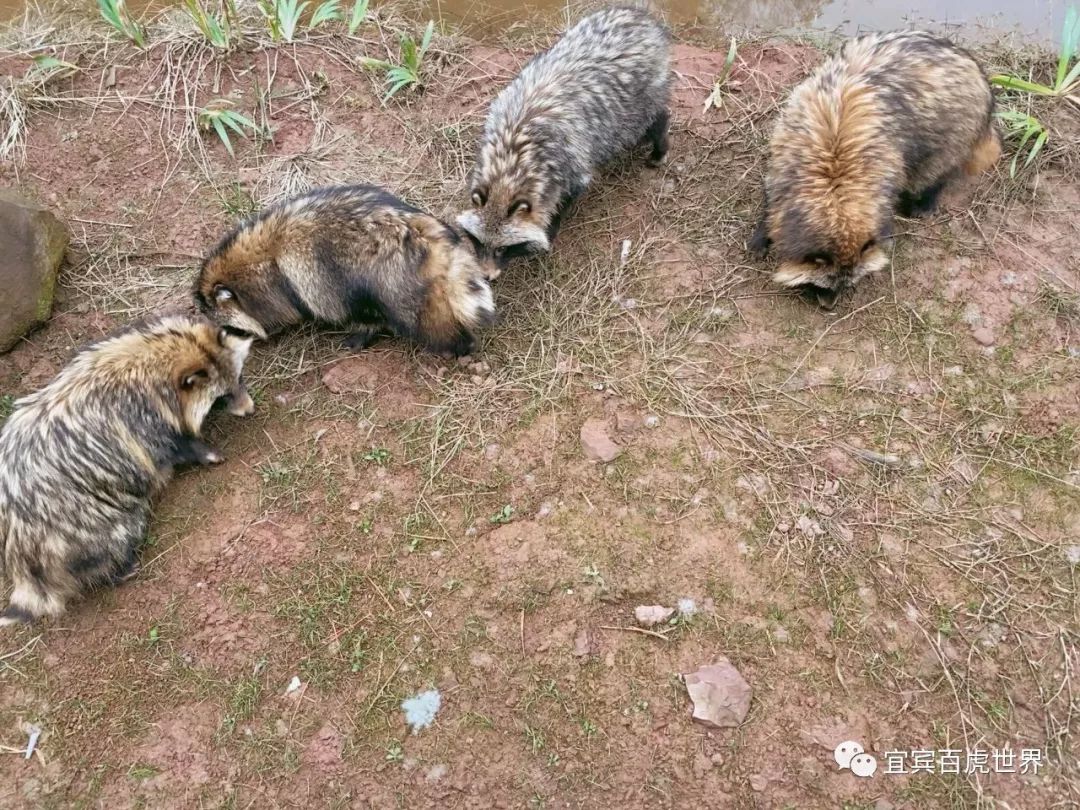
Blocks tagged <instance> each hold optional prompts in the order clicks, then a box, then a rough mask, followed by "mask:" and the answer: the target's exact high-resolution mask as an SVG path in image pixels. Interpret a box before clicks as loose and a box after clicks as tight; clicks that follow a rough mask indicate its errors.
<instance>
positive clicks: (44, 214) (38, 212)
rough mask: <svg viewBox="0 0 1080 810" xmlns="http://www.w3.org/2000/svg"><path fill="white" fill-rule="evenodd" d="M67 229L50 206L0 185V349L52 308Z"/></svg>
mask: <svg viewBox="0 0 1080 810" xmlns="http://www.w3.org/2000/svg"><path fill="white" fill-rule="evenodd" d="M67 244H68V231H67V228H66V227H65V226H64V223H62V222H61V221H60V220H59V219H57V218H56V217H55V216H54V215H53V214H52V213H51V212H50V211H48V210H47V209H45V208H43V207H42V206H40V205H38V204H37V203H35V202H31V201H30V200H27V199H26V198H25V197H22V196H21V195H19V194H17V193H16V192H14V191H11V190H9V189H0V245H3V250H2V251H0V290H3V294H4V301H3V305H2V306H0V352H6V351H8V350H9V349H11V348H12V347H13V346H14V345H15V344H16V343H18V342H19V338H21V337H22V336H23V335H25V334H26V333H27V332H29V331H30V330H31V329H33V328H34V327H36V326H38V325H39V324H42V323H44V322H45V321H47V320H48V319H49V315H51V314H52V306H53V296H54V295H55V293H56V276H57V274H58V273H59V271H60V264H61V262H63V260H64V251H65V250H66V249H67Z"/></svg>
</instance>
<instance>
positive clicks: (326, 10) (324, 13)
mask: <svg viewBox="0 0 1080 810" xmlns="http://www.w3.org/2000/svg"><path fill="white" fill-rule="evenodd" d="M340 19H342V14H341V5H340V3H339V2H338V0H326V2H324V3H321V4H320V5H319V6H317V7H316V9H315V13H314V14H312V15H311V20H309V21H308V31H310V30H311V29H312V28H315V27H316V26H319V25H322V24H323V23H327V22H331V21H333V20H340Z"/></svg>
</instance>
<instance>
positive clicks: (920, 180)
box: [749, 31, 1001, 307]
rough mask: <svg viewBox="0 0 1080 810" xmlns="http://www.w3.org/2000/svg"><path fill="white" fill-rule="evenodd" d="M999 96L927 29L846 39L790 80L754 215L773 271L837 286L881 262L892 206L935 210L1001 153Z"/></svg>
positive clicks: (781, 279) (755, 247) (830, 295)
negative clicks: (952, 185) (775, 263)
mask: <svg viewBox="0 0 1080 810" xmlns="http://www.w3.org/2000/svg"><path fill="white" fill-rule="evenodd" d="M993 113H994V97H993V94H992V92H991V90H990V86H989V83H988V82H987V80H986V76H985V74H984V73H983V71H982V68H981V67H980V66H979V64H978V63H977V62H976V61H975V59H974V58H973V57H972V56H971V54H969V53H968V52H967V51H965V50H963V49H962V48H959V47H957V46H956V45H954V44H952V43H951V42H949V41H948V40H945V39H941V38H939V37H936V36H934V35H932V34H928V33H926V32H922V31H909V32H900V33H891V34H871V35H869V36H865V37H860V38H859V39H854V40H851V41H850V42H848V43H847V44H846V45H845V46H844V48H843V49H842V50H841V51H840V53H839V54H837V55H836V56H834V57H832V58H830V59H828V60H826V61H825V62H824V63H823V64H822V65H821V66H820V67H818V69H817V70H815V71H814V73H813V74H811V75H810V77H809V78H807V79H806V80H805V81H804V82H802V83H801V84H800V85H799V86H798V87H796V88H795V90H794V91H792V94H791V97H790V99H788V101H787V104H786V105H785V107H784V110H783V112H782V113H781V115H780V118H779V119H778V121H777V123H776V126H775V128H774V130H773V134H772V138H771V140H770V144H769V165H768V170H767V172H766V176H765V189H764V201H763V207H762V216H761V221H760V222H759V224H758V226H757V229H756V231H755V233H754V235H753V237H752V238H751V239H750V245H749V246H750V249H751V250H752V251H753V252H755V253H758V254H759V255H764V254H765V252H767V251H768V250H769V249H770V248H771V249H772V251H773V252H774V253H775V254H776V257H777V259H778V260H779V267H778V268H777V270H776V273H775V274H774V276H773V278H774V280H775V281H776V282H777V283H779V284H782V285H784V286H789V287H805V288H808V289H810V290H812V291H814V292H816V293H817V296H818V300H819V303H821V304H822V305H823V306H826V307H832V306H833V304H834V303H835V300H836V297H837V295H838V294H839V293H840V292H842V291H843V290H844V289H846V288H848V287H852V286H854V285H855V284H856V283H857V282H858V281H859V280H860V279H861V278H862V277H863V276H865V275H867V274H869V273H873V272H875V271H877V270H880V269H881V268H883V267H884V266H885V265H886V264H888V257H887V255H886V253H885V251H884V250H883V243H884V242H885V241H886V240H887V239H888V238H889V236H890V233H891V225H892V219H893V213H894V211H895V210H899V211H900V212H901V213H902V214H907V215H910V214H918V213H922V212H924V211H927V210H930V209H931V208H932V207H933V206H934V204H935V202H936V200H937V197H938V194H939V193H940V191H941V189H942V187H943V186H944V185H945V183H946V182H948V181H949V180H950V179H952V178H953V177H955V176H957V175H960V174H968V175H975V174H979V173H980V172H984V171H986V170H987V169H989V168H990V167H991V166H992V165H993V163H994V162H995V161H996V160H997V158H998V156H999V155H1000V154H1001V144H1000V139H999V136H998V133H997V131H996V130H995V128H994V119H993Z"/></svg>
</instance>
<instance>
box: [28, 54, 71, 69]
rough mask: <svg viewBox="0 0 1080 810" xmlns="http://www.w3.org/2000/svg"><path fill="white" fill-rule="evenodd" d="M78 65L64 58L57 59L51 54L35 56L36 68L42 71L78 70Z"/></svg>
mask: <svg viewBox="0 0 1080 810" xmlns="http://www.w3.org/2000/svg"><path fill="white" fill-rule="evenodd" d="M78 69H79V67H78V65H73V64H72V63H71V62H65V61H64V60H63V59H57V58H56V57H55V56H52V55H50V54H47V53H46V54H41V55H40V56H35V57H34V70H39V71H42V72H45V71H49V70H78Z"/></svg>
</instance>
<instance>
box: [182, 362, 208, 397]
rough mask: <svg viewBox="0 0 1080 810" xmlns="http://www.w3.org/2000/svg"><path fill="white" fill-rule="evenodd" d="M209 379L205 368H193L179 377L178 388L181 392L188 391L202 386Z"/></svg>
mask: <svg viewBox="0 0 1080 810" xmlns="http://www.w3.org/2000/svg"><path fill="white" fill-rule="evenodd" d="M208 379H210V372H208V371H207V370H206V369H205V368H202V367H200V368H193V369H189V370H187V371H185V372H184V373H183V374H181V375H180V388H181V390H183V391H190V390H191V389H192V388H195V387H196V386H198V385H202V384H203V383H204V382H206V381H207V380H208Z"/></svg>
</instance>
